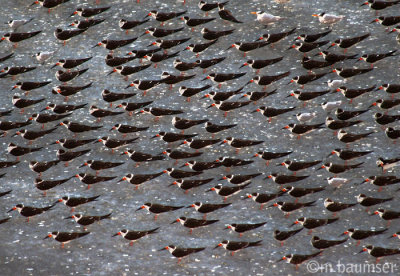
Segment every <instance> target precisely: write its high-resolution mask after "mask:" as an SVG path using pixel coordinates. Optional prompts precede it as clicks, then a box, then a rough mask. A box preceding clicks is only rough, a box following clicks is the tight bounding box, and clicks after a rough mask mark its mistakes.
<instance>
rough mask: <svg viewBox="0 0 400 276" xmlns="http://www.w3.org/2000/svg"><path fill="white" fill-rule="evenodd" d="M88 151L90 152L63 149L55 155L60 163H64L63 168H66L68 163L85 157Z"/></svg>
mask: <svg viewBox="0 0 400 276" xmlns="http://www.w3.org/2000/svg"><path fill="white" fill-rule="evenodd" d="M90 151H91V150H90V149H87V150H81V151H65V150H63V149H59V150H58V151H57V153H56V155H57V157H58V159H59V160H60V161H63V162H66V163H65V167H68V164H69V161H72V160H73V159H75V158H78V157H80V156H82V155H85V154H87V153H89V152H90Z"/></svg>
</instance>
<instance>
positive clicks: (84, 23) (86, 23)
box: [68, 19, 106, 30]
mask: <svg viewBox="0 0 400 276" xmlns="http://www.w3.org/2000/svg"><path fill="white" fill-rule="evenodd" d="M105 20H106V19H86V20H75V21H74V22H72V23H71V24H69V25H68V27H75V28H77V29H81V30H83V29H88V28H90V27H93V26H96V25H98V24H100V23H102V22H104V21H105Z"/></svg>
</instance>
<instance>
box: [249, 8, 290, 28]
mask: <svg viewBox="0 0 400 276" xmlns="http://www.w3.org/2000/svg"><path fill="white" fill-rule="evenodd" d="M251 14H255V15H256V16H257V18H256V20H257V21H258V22H259V23H261V24H262V25H266V26H268V25H270V24H274V23H276V22H279V21H281V20H283V19H284V18H283V17H280V16H275V15H272V14H270V13H268V12H265V11H257V12H251Z"/></svg>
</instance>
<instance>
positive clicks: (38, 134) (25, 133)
mask: <svg viewBox="0 0 400 276" xmlns="http://www.w3.org/2000/svg"><path fill="white" fill-rule="evenodd" d="M56 129H57V128H56V127H54V128H51V129H48V130H42V131H32V130H26V129H21V130H19V131H17V132H16V133H15V134H14V135H13V136H16V135H21V137H22V138H24V139H26V140H29V143H30V144H31V143H32V142H33V141H34V140H36V139H38V138H42V137H43V136H45V135H47V134H50V133H52V132H53V131H55V130H56Z"/></svg>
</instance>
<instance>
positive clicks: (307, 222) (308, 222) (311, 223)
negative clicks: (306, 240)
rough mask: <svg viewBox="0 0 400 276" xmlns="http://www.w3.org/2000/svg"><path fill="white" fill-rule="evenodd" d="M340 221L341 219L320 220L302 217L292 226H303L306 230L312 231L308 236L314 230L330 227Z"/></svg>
mask: <svg viewBox="0 0 400 276" xmlns="http://www.w3.org/2000/svg"><path fill="white" fill-rule="evenodd" d="M338 220H339V218H326V219H325V218H324V219H320V218H310V217H300V218H298V219H296V220H295V221H294V222H293V223H292V226H293V225H296V224H301V225H302V226H303V227H304V228H306V229H309V230H310V231H309V232H308V234H311V232H312V230H313V229H314V228H317V227H321V226H324V225H328V224H331V223H334V222H336V221H338Z"/></svg>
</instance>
